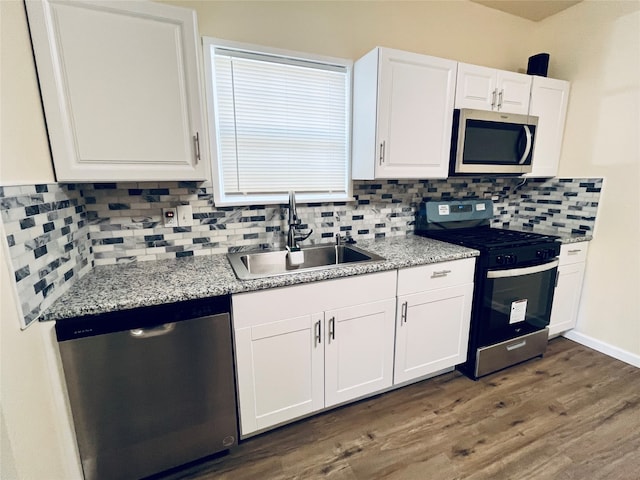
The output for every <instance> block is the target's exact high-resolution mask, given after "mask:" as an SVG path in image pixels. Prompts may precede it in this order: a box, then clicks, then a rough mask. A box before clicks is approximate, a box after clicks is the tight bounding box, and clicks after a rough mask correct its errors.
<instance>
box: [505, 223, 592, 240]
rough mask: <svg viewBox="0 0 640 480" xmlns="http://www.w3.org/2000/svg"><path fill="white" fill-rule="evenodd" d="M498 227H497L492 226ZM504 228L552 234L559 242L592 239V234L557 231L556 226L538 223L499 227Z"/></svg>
mask: <svg viewBox="0 0 640 480" xmlns="http://www.w3.org/2000/svg"><path fill="white" fill-rule="evenodd" d="M494 228H498V227H494ZM501 228H504V229H505V230H517V231H519V232H531V233H540V234H542V235H554V236H556V237H560V243H578V242H590V241H591V240H592V239H593V236H592V235H583V234H578V233H567V232H559V231H558V229H556V228H545V227H542V226H540V225H536V227H535V228H534V229H523V228H517V227H501Z"/></svg>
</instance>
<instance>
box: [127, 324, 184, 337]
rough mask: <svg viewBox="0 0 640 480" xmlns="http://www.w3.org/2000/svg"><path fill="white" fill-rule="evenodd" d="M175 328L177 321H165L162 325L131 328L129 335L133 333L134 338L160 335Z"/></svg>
mask: <svg viewBox="0 0 640 480" xmlns="http://www.w3.org/2000/svg"><path fill="white" fill-rule="evenodd" d="M175 328H176V324H175V322H173V323H164V324H162V325H158V326H157V327H150V328H134V329H131V330H129V335H131V336H132V337H133V338H151V337H159V336H161V335H166V334H168V333H171V332H172V331H173V330H174V329H175Z"/></svg>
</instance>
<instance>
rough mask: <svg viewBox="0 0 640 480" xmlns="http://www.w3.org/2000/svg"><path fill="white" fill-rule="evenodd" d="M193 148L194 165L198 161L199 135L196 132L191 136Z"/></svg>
mask: <svg viewBox="0 0 640 480" xmlns="http://www.w3.org/2000/svg"><path fill="white" fill-rule="evenodd" d="M193 146H194V148H195V155H196V164H197V163H198V162H199V161H200V133H199V132H196V134H195V135H194V136H193Z"/></svg>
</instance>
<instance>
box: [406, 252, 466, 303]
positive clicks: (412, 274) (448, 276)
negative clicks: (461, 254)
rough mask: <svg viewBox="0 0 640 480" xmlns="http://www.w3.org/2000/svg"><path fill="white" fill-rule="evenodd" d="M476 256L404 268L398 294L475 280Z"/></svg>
mask: <svg viewBox="0 0 640 480" xmlns="http://www.w3.org/2000/svg"><path fill="white" fill-rule="evenodd" d="M475 264H476V259H475V258H465V259H463V260H452V261H450V262H441V263H432V264H430V265H421V266H419V267H411V268H403V269H401V270H400V271H399V272H398V295H407V294H410V293H417V292H423V291H425V290H435V289H438V288H446V287H452V286H454V285H462V284H464V283H472V282H473V272H474V268H475Z"/></svg>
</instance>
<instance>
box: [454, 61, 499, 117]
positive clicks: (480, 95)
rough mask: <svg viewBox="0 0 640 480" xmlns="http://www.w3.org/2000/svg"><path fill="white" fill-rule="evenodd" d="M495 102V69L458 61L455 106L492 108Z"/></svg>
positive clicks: (479, 108)
mask: <svg viewBox="0 0 640 480" xmlns="http://www.w3.org/2000/svg"><path fill="white" fill-rule="evenodd" d="M496 102H497V92H496V71H495V70H494V69H493V68H488V67H481V66H479V65H469V64H467V63H459V64H458V77H457V82H456V100H455V107H456V108H475V109H478V110H493V109H494V108H495V106H496Z"/></svg>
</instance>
